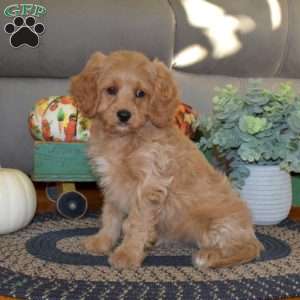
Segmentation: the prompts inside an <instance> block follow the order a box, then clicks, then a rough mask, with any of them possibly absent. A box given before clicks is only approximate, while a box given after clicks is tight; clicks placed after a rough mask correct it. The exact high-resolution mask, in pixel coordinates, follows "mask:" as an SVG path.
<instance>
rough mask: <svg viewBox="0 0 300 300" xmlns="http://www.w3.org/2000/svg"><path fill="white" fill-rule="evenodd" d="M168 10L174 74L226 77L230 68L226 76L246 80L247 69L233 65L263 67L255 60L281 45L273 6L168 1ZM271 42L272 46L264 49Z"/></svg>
mask: <svg viewBox="0 0 300 300" xmlns="http://www.w3.org/2000/svg"><path fill="white" fill-rule="evenodd" d="M170 4H171V6H172V7H173V9H174V11H175V14H176V20H177V23H176V41H175V49H174V50H175V57H174V60H173V66H174V68H175V69H179V70H182V71H188V72H192V73H199V72H201V71H202V70H204V71H205V72H204V73H206V74H210V73H215V72H216V71H217V72H218V73H220V74H226V73H227V71H226V69H227V68H228V67H229V66H230V67H231V73H232V74H234V72H236V71H237V73H238V75H240V76H243V75H245V76H247V75H248V74H247V73H248V71H249V70H248V69H247V68H250V69H251V66H248V67H246V69H247V70H246V69H245V68H243V66H239V64H243V63H245V64H246V65H247V63H252V64H253V63H255V62H256V63H261V62H262V63H263V61H265V59H267V61H265V62H268V58H263V60H260V54H261V53H267V52H268V51H269V50H270V51H271V52H272V49H268V48H273V47H276V46H280V47H281V46H282V47H283V44H284V42H285V40H284V38H283V37H282V36H284V34H283V33H284V31H283V28H282V27H283V26H282V22H283V13H284V11H283V7H282V6H281V4H280V1H279V0H252V1H231V0H226V1H224V0H210V1H206V0H170ZM278 37H279V38H278ZM273 40H274V42H275V45H274V43H273V44H270V42H271V41H273ZM276 41H277V42H276ZM266 50H267V51H266ZM261 51H264V52H261ZM273 52H274V54H275V56H276V54H277V52H276V50H273ZM245 60H248V61H245ZM227 75H231V74H227ZM260 75H262V74H260Z"/></svg>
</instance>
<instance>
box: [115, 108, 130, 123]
mask: <svg viewBox="0 0 300 300" xmlns="http://www.w3.org/2000/svg"><path fill="white" fill-rule="evenodd" d="M117 117H118V119H119V121H120V122H122V123H126V122H128V121H129V119H130V118H131V112H130V111H128V110H126V109H122V110H119V111H118V112H117Z"/></svg>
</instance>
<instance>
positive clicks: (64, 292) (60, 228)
mask: <svg viewBox="0 0 300 300" xmlns="http://www.w3.org/2000/svg"><path fill="white" fill-rule="evenodd" d="M97 227H98V220H97V218H96V216H95V215H88V216H87V217H85V218H83V219H80V220H67V219H63V218H61V217H60V216H58V215H56V214H44V215H39V216H37V217H35V219H34V221H33V222H32V223H31V224H30V225H29V226H28V227H26V228H25V229H23V230H21V231H18V232H16V233H13V234H8V235H2V236H0V295H8V296H13V297H18V298H24V299H70V300H75V299H87V300H90V299H101V300H102V299H110V300H111V299H139V300H142V299H151V300H156V299H172V300H173V299H189V300H190V299H205V300H207V299H230V300H231V299H242V300H245V299H281V298H287V297H292V296H299V295H300V224H296V223H294V222H292V221H287V220H286V221H284V222H282V223H281V224H279V225H277V226H258V227H257V236H258V238H259V239H260V240H261V242H262V243H263V244H264V246H265V251H264V252H263V254H262V256H261V258H260V259H257V260H256V261H254V262H251V263H248V264H246V265H241V266H236V267H233V268H224V269H218V270H197V269H195V268H194V267H192V264H191V253H192V252H193V251H194V250H195V248H193V247H192V246H189V245H183V244H179V243H172V244H170V243H169V244H163V245H160V246H157V247H155V248H154V249H153V250H152V251H151V252H150V253H149V256H148V257H147V258H146V260H145V261H144V264H143V267H141V268H139V269H138V270H136V271H130V270H124V271H117V270H114V269H112V268H111V267H110V266H109V265H108V262H107V257H106V256H96V255H91V254H89V253H87V252H86V251H85V250H84V249H83V247H82V245H81V241H82V239H83V238H84V237H85V236H87V235H90V234H93V233H95V232H96V231H97V230H98V228H97Z"/></svg>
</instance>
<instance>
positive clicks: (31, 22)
mask: <svg viewBox="0 0 300 300" xmlns="http://www.w3.org/2000/svg"><path fill="white" fill-rule="evenodd" d="M4 31H5V32H6V33H8V34H10V35H11V36H10V44H11V46H12V47H14V48H18V47H20V46H22V45H27V46H30V47H32V48H35V47H37V46H38V45H39V37H40V35H42V34H43V33H44V32H45V26H44V24H42V23H36V21H35V18H34V17H32V16H28V17H27V18H26V19H24V18H23V17H16V18H15V19H14V20H13V22H12V23H7V24H6V25H5V26H4Z"/></svg>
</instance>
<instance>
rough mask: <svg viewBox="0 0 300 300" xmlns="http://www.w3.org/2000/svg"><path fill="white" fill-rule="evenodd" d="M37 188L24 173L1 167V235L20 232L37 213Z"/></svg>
mask: <svg viewBox="0 0 300 300" xmlns="http://www.w3.org/2000/svg"><path fill="white" fill-rule="evenodd" d="M36 205H37V201H36V192H35V188H34V186H33V184H32V182H31V180H30V179H29V178H28V176H27V175H25V174H24V173H23V172H21V171H19V170H15V169H6V168H1V167H0V234H6V233H10V232H13V231H16V230H19V229H21V228H23V227H25V226H26V225H28V224H29V222H30V221H31V220H32V218H33V216H34V214H35V211H36Z"/></svg>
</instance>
